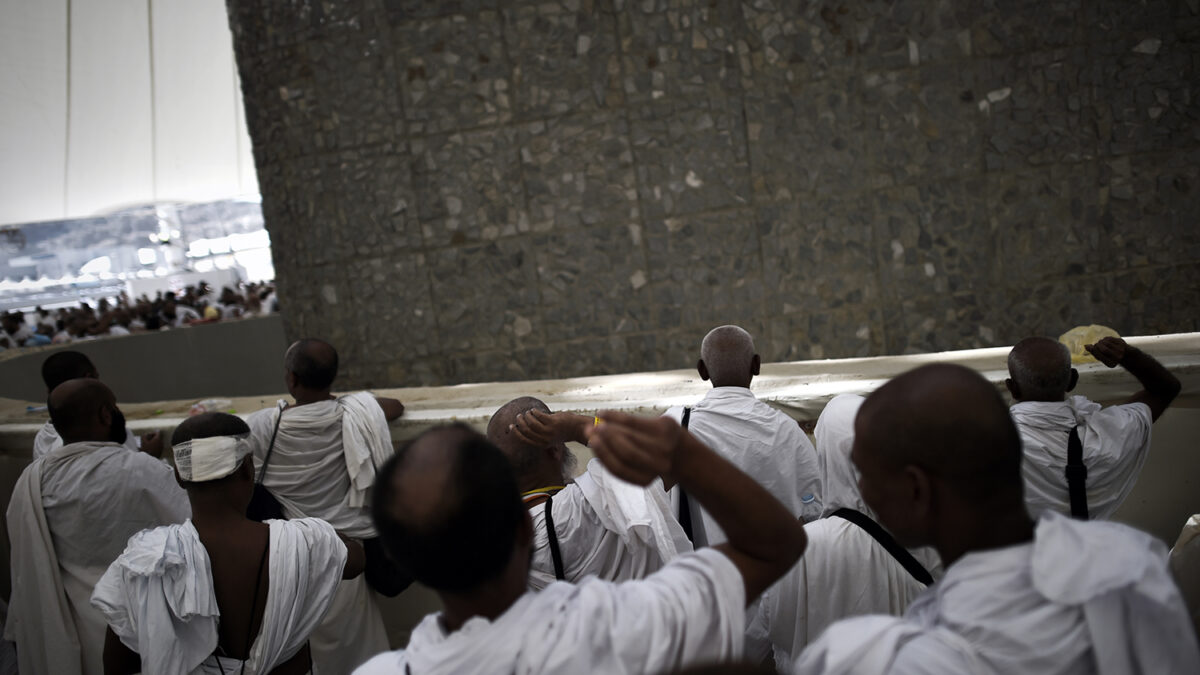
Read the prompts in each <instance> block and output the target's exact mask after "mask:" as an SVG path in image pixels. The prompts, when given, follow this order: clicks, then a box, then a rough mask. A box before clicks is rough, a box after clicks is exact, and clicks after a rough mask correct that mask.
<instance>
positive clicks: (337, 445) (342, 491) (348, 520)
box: [246, 400, 386, 537]
mask: <svg viewBox="0 0 1200 675" xmlns="http://www.w3.org/2000/svg"><path fill="white" fill-rule="evenodd" d="M343 414H344V410H343V408H342V406H341V405H340V404H339V402H338V401H337V400H329V401H321V402H318V403H309V404H307V405H302V406H294V407H290V408H286V409H284V410H283V411H282V412H280V410H279V409H278V408H267V409H266V410H260V411H258V412H256V413H253V414H251V415H249V416H248V417H247V418H246V423H247V424H249V425H250V432H251V434H252V435H253V436H254V440H255V451H254V460H255V465H256V466H259V467H261V466H262V464H263V461H264V459H265V458H266V454H267V450H268V448H269V447H270V444H271V436H272V434H274V435H275V443H274V449H273V450H272V452H271V456H270V461H269V463H268V466H267V472H266V476H265V477H264V479H263V484H264V485H265V486H266V487H267V489H268V490H270V491H271V493H272V494H273V495H275V497H276V498H277V499H279V501H280V503H281V504H282V505H283V509H284V514H285V515H286V516H287V517H289V518H320V519H322V520H325V521H327V522H328V523H329V524H331V525H333V527H334V529H336V530H337V531H339V532H341V533H343V534H346V535H347V536H352V537H372V536H374V535H375V530H374V528H373V527H372V526H371V518H370V514H369V513H368V510H367V509H366V508H365V506H358V507H352V506H350V505H349V504H348V496H349V494H350V490H351V482H350V475H349V473H348V471H347V468H346V458H345V450H344V447H343V440H342V429H343V419H342V418H343ZM381 414H382V413H381ZM280 415H282V419H281V420H280V419H279V416H280ZM277 420H279V430H278V432H277V433H276V432H275V425H276V421H277ZM385 424H386V422H385ZM385 428H386V427H385ZM256 475H257V474H256Z"/></svg>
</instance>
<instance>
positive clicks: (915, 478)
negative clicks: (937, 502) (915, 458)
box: [904, 464, 933, 520]
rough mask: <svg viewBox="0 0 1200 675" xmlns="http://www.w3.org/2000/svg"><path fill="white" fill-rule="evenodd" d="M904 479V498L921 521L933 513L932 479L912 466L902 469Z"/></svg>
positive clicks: (918, 468)
mask: <svg viewBox="0 0 1200 675" xmlns="http://www.w3.org/2000/svg"><path fill="white" fill-rule="evenodd" d="M904 477H905V481H904V485H905V489H906V494H905V497H906V498H907V499H908V500H909V502H910V504H909V506H910V508H911V509H912V512H913V514H914V515H915V516H917V517H918V518H920V519H922V520H923V519H925V518H926V517H927V516H928V515H929V514H930V513H932V511H933V478H932V477H931V476H930V475H929V473H928V472H926V471H925V469H923V468H921V467H919V466H916V465H914V464H909V465H907V466H905V467H904Z"/></svg>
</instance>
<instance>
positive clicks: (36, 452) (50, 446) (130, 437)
mask: <svg viewBox="0 0 1200 675" xmlns="http://www.w3.org/2000/svg"><path fill="white" fill-rule="evenodd" d="M62 444H63V442H62V437H61V436H59V435H58V432H57V431H55V430H54V424H53V423H51V422H46V423H45V424H43V425H42V428H41V429H38V432H37V435H36V436H34V437H33V458H34V459H38V458H39V457H44V456H46V455H47V454H49V453H50V452H51V451H52V450H57V449H59V448H61V447H62ZM123 445H124V446H125V447H127V448H129V449H130V450H140V449H141V448H142V439H140V438H138V437H137V436H136V435H135V434H133V433H131V432H130V431H129V430H126V431H125V443H124V444H123Z"/></svg>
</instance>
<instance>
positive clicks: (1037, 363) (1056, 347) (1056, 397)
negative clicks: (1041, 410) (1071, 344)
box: [1008, 337, 1078, 401]
mask: <svg viewBox="0 0 1200 675" xmlns="http://www.w3.org/2000/svg"><path fill="white" fill-rule="evenodd" d="M1008 375H1009V378H1010V381H1009V382H1008V389H1009V391H1010V392H1011V393H1012V395H1013V398H1015V399H1017V400H1018V401H1061V400H1063V398H1065V397H1066V394H1067V392H1068V391H1070V390H1071V389H1073V388H1074V386H1075V378H1076V377H1078V375H1077V374H1075V371H1074V369H1073V368H1071V351H1070V350H1069V349H1067V346H1066V345H1064V344H1063V343H1061V342H1059V341H1058V340H1055V339H1052V338H1047V337H1030V338H1025V339H1024V340H1021V341H1020V342H1018V343H1017V344H1016V345H1015V346H1014V347H1013V348H1012V351H1011V352H1009V353H1008Z"/></svg>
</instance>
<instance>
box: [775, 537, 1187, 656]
mask: <svg viewBox="0 0 1200 675" xmlns="http://www.w3.org/2000/svg"><path fill="white" fill-rule="evenodd" d="M795 672H797V673H801V674H804V675H809V674H815V673H820V674H822V675H837V674H841V673H854V674H856V675H872V674H874V673H898V674H905V673H935V672H944V673H996V674H1000V673H1004V674H1007V673H1099V674H1100V675H1117V674H1121V675H1130V674H1134V675H1151V674H1157V673H1196V672H1200V648H1198V647H1197V644H1196V636H1195V634H1194V633H1193V632H1192V629H1191V625H1190V622H1189V620H1188V617H1187V610H1186V609H1185V608H1184V605H1183V600H1182V599H1181V598H1180V596H1179V590H1178V589H1177V588H1176V587H1175V584H1174V582H1173V581H1172V580H1171V577H1170V574H1169V573H1168V572H1167V565H1166V550H1165V547H1164V546H1163V545H1162V544H1161V543H1160V542H1159V541H1158V540H1156V539H1154V538H1153V537H1151V536H1150V535H1147V534H1145V533H1142V532H1139V531H1137V530H1134V529H1132V528H1129V527H1126V526H1124V525H1119V524H1117V523H1109V522H1095V521H1093V522H1081V521H1077V520H1073V519H1070V518H1067V517H1065V516H1061V515H1058V514H1055V513H1048V514H1046V515H1044V516H1043V517H1042V518H1041V520H1040V521H1039V522H1038V524H1037V528H1036V532H1035V535H1034V541H1033V542H1031V543H1026V544H1021V545H1017V546H1009V547H1006V548H1001V549H995V550H988V551H977V552H974V553H968V554H967V555H965V556H963V557H962V558H961V559H959V560H957V561H956V562H955V563H954V564H953V565H951V566H950V567H949V568H948V569H947V570H946V575H945V576H944V577H943V578H942V580H941V581H939V582H938V583H937V584H936V585H935V586H933V587H932V588H930V589H929V590H927V591H926V592H925V593H924V594H923V595H922V596H921V597H919V598H918V599H917V600H916V601H915V602H914V603H913V604H912V606H910V607H909V609H908V611H907V612H906V613H905V616H904V618H891V617H878V616H873V617H858V618H854V619H849V620H846V621H842V622H839V623H836V624H834V625H833V626H831V627H830V628H829V630H827V631H826V632H825V633H824V634H823V635H822V636H821V637H820V638H819V639H818V640H817V642H816V643H814V644H813V645H812V646H810V647H809V648H808V650H806V651H805V652H804V653H803V654H801V655H800V658H799V659H798V661H797V663H796V665H795Z"/></svg>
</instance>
